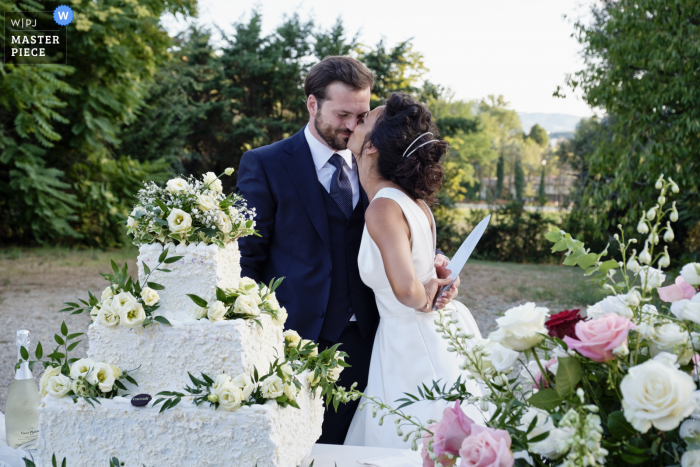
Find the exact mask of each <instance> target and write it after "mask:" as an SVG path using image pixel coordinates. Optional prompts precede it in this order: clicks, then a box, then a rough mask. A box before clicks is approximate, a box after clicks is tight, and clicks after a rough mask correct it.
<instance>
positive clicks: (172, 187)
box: [165, 178, 187, 193]
mask: <svg viewBox="0 0 700 467" xmlns="http://www.w3.org/2000/svg"><path fill="white" fill-rule="evenodd" d="M186 188H187V182H186V181H185V180H183V179H181V178H173V179H172V180H168V183H166V184H165V189H166V190H167V191H169V192H170V193H179V192H181V191H182V190H184V189H186Z"/></svg>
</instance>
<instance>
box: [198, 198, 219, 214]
mask: <svg viewBox="0 0 700 467" xmlns="http://www.w3.org/2000/svg"><path fill="white" fill-rule="evenodd" d="M214 206H216V199H214V197H213V196H209V195H197V207H199V209H201V210H202V211H209V210H211V209H214Z"/></svg>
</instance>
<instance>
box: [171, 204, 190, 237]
mask: <svg viewBox="0 0 700 467" xmlns="http://www.w3.org/2000/svg"><path fill="white" fill-rule="evenodd" d="M167 220H168V228H169V229H170V231H171V232H172V233H185V232H187V230H189V228H190V227H192V216H190V215H189V214H187V213H186V212H185V211H183V210H182V209H173V210H172V211H170V214H169V215H168V219H167Z"/></svg>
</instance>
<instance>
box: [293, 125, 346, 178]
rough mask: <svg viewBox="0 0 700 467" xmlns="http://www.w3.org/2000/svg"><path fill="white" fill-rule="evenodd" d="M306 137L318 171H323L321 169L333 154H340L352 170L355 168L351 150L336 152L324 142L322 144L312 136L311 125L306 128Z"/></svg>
mask: <svg viewBox="0 0 700 467" xmlns="http://www.w3.org/2000/svg"><path fill="white" fill-rule="evenodd" d="M304 136H306V142H307V143H308V144H309V149H310V150H311V157H312V158H313V159H314V165H315V166H316V170H321V168H322V167H323V166H324V165H326V164H327V163H328V161H329V160H330V158H331V156H332V155H333V154H338V155H339V156H340V157H342V158H343V160H344V161H345V163H346V164H347V166H348V167H350V168H351V169H352V168H353V166H352V162H353V157H352V152H350V150H349V149H343V150H340V151H334V150H333V149H331V148H329V147H328V146H326V145H325V144H323V143H322V142H320V141H319V140H318V139H317V138H316V137H315V136H314V135H312V134H311V130H309V125H306V127H305V128H304Z"/></svg>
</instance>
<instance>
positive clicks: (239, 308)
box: [233, 295, 260, 316]
mask: <svg viewBox="0 0 700 467" xmlns="http://www.w3.org/2000/svg"><path fill="white" fill-rule="evenodd" d="M258 299H259V297H258ZM233 311H234V312H235V313H242V314H246V315H253V316H258V315H259V314H260V308H258V304H257V303H256V301H255V296H254V295H239V296H238V298H237V299H236V301H235V302H234V303H233Z"/></svg>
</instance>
